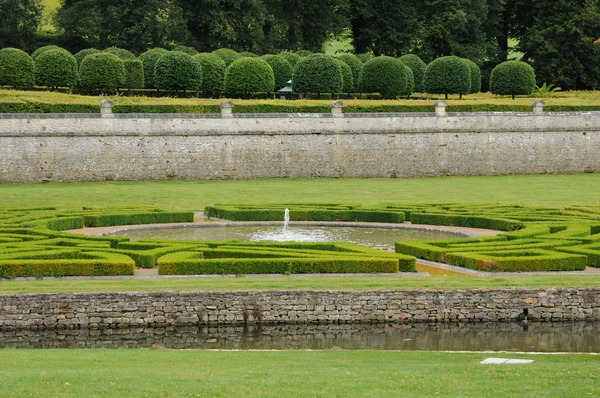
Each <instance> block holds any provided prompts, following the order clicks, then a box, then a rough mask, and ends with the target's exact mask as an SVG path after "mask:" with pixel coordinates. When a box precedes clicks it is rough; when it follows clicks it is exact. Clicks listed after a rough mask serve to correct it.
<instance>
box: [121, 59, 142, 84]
mask: <svg viewBox="0 0 600 398" xmlns="http://www.w3.org/2000/svg"><path fill="white" fill-rule="evenodd" d="M123 66H125V83H124V84H123V87H124V88H128V89H132V88H144V63H143V62H142V60H140V59H126V60H124V61H123Z"/></svg>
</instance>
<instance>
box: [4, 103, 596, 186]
mask: <svg viewBox="0 0 600 398" xmlns="http://www.w3.org/2000/svg"><path fill="white" fill-rule="evenodd" d="M598 126H600V112H573V113H551V112H545V113H539V114H534V113H510V112H507V113H447V114H443V115H441V114H438V115H436V114H434V113H405V114H403V113H384V114H343V115H341V117H339V116H338V117H334V116H332V115H325V114H265V115H233V117H223V116H221V115H165V114H160V115H151V114H144V115H135V114H133V115H132V114H128V115H116V114H115V115H113V114H109V115H108V117H107V115H104V116H100V115H85V114H82V115H70V114H64V115H30V114H19V115H13V114H10V115H9V114H4V115H1V114H0V183H2V182H22V183H32V182H48V181H52V182H54V181H56V182H59V181H72V182H77V181H106V180H157V179H159V180H164V179H192V180H193V179H255V178H285V177H289V178H300V177H350V178H354V177H422V176H440V175H496V174H539V173H583V172H599V171H600V157H599V156H597V153H598V152H599V151H600V128H599V127H598Z"/></svg>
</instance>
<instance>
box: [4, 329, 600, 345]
mask: <svg viewBox="0 0 600 398" xmlns="http://www.w3.org/2000/svg"><path fill="white" fill-rule="evenodd" d="M149 347H153V348H170V349H236V350H255V349H268V350H271V349H315V350H329V349H344V350H358V349H361V350H362V349H369V350H428V351H512V352H522V351H525V352H600V323H598V322H596V323H533V322H530V323H528V324H525V323H486V324H475V323H470V324H469V323H463V324H437V325H426V324H424V325H421V324H416V325H390V324H360V325H347V324H345V325H340V324H335V325H278V326H247V327H233V326H219V327H181V328H164V329H163V328H128V329H102V330H89V329H77V330H42V331H29V330H18V331H5V332H1V331H0V348H149Z"/></svg>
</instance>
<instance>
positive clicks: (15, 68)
mask: <svg viewBox="0 0 600 398" xmlns="http://www.w3.org/2000/svg"><path fill="white" fill-rule="evenodd" d="M34 84H35V74H34V64H33V59H31V57H30V56H29V54H27V53H26V52H25V51H23V50H19V49H18V48H10V47H8V48H3V49H2V50H0V86H12V87H32V86H33V85H34Z"/></svg>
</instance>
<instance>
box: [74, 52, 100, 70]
mask: <svg viewBox="0 0 600 398" xmlns="http://www.w3.org/2000/svg"><path fill="white" fill-rule="evenodd" d="M99 52H100V50H97V49H95V48H86V49H84V50H81V51H79V52H77V53H75V54H74V55H73V56H74V57H75V60H76V61H77V66H79V65H81V61H83V59H84V58H85V57H87V56H88V55H90V54H96V53H99Z"/></svg>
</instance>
